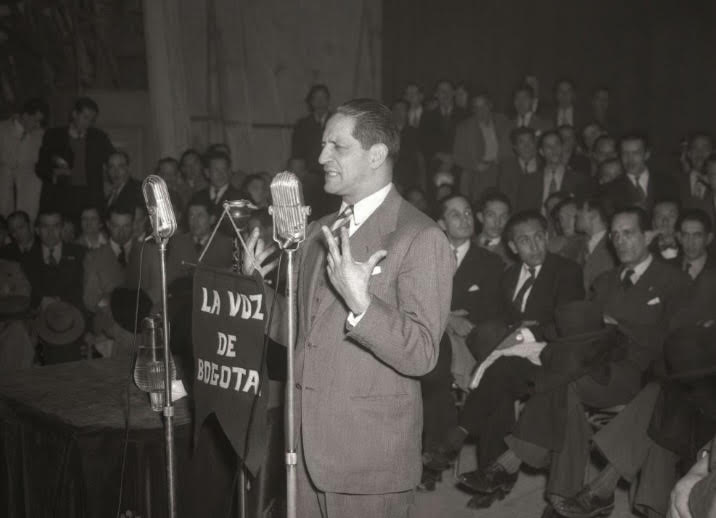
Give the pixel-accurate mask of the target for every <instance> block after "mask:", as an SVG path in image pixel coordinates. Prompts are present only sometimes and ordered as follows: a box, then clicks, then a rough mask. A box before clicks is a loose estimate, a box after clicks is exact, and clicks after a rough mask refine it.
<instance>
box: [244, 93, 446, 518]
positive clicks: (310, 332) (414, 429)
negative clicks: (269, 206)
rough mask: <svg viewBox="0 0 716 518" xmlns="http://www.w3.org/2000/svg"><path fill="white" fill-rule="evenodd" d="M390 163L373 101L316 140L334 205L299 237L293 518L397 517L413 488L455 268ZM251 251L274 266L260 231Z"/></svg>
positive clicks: (383, 122)
mask: <svg viewBox="0 0 716 518" xmlns="http://www.w3.org/2000/svg"><path fill="white" fill-rule="evenodd" d="M398 150H399V135H398V132H397V128H396V127H395V124H394V122H393V119H392V116H391V112H390V110H389V109H388V108H387V107H385V106H383V105H382V104H380V103H378V102H377V101H373V100H369V99H357V100H353V101H349V102H347V103H345V104H344V105H342V106H340V107H339V108H338V109H337V110H336V113H335V114H334V115H333V116H332V117H331V118H330V119H329V120H328V122H327V124H326V128H325V131H324V133H323V148H322V151H321V155H320V157H319V162H320V163H321V165H322V166H323V169H324V171H325V187H324V188H325V190H326V192H328V193H331V194H337V195H339V196H341V198H342V204H341V209H340V210H339V212H338V213H337V214H336V213H334V214H332V215H329V216H326V217H325V218H322V219H320V220H319V221H317V222H315V223H312V224H311V225H310V226H309V228H308V230H307V236H306V241H305V242H304V243H303V245H302V248H301V250H300V254H299V255H300V257H299V258H298V263H299V267H298V292H297V296H296V299H297V301H298V303H297V305H298V319H297V322H298V330H297V331H298V333H297V337H298V338H297V344H296V367H295V377H296V385H295V391H296V416H297V420H298V421H299V422H297V423H296V424H297V426H296V429H297V430H298V431H299V433H298V438H297V445H296V446H297V452H298V459H299V460H298V467H297V472H298V477H297V478H298V484H297V486H298V487H297V493H298V496H297V500H298V504H297V506H298V516H301V517H315V516H321V517H324V518H325V517H327V518H332V517H341V518H346V517H366V516H370V517H386V518H387V517H390V518H393V517H396V518H397V517H405V516H408V513H409V509H410V507H411V506H412V503H413V491H414V488H415V487H416V486H417V485H418V483H419V482H420V473H421V455H420V449H421V441H420V434H421V431H422V402H421V397H420V383H419V381H418V380H417V377H418V376H422V375H424V374H426V373H428V372H430V371H431V370H432V369H433V367H434V366H435V364H436V363H437V358H438V349H439V343H440V338H441V336H442V334H443V332H444V331H445V327H446V323H447V319H448V314H449V312H450V298H451V292H452V276H453V272H454V270H455V258H454V256H453V253H452V252H451V250H450V246H449V244H448V241H447V239H446V238H445V235H444V234H443V233H442V231H441V230H440V229H439V228H438V226H437V225H436V224H435V223H434V222H433V221H432V220H430V219H429V218H428V217H427V216H425V215H423V214H422V213H420V212H419V211H418V210H417V209H415V208H413V207H412V206H411V205H410V204H409V203H407V202H406V201H405V200H404V199H403V198H401V196H400V195H399V194H398V193H397V191H396V190H395V187H394V186H393V185H392V169H393V163H394V160H395V157H396V156H397V153H398ZM335 233H337V234H338V238H337V237H335V235H334V234H335ZM247 245H248V246H247V248H248V249H249V251H250V252H249V255H253V256H254V258H255V260H256V262H257V264H259V265H260V264H262V263H263V262H264V261H265V259H266V258H267V257H268V256H269V255H270V253H271V248H272V247H266V246H265V245H264V243H262V242H261V241H260V240H259V239H258V234H257V233H256V232H254V233H253V234H252V235H251V237H250V239H249V241H248V243H247ZM244 262H245V263H249V264H250V263H251V261H250V260H249V261H244ZM271 268H272V266H271V265H268V266H262V267H261V271H260V273H261V274H262V275H264V276H265V275H266V274H267V273H268V272H269V271H270V269H271ZM244 273H245V274H249V273H253V271H252V267H251V266H250V265H248V264H247V266H245V267H244Z"/></svg>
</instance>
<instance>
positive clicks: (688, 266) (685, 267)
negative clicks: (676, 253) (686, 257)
mask: <svg viewBox="0 0 716 518" xmlns="http://www.w3.org/2000/svg"><path fill="white" fill-rule="evenodd" d="M691 266H692V265H691V263H689V262H686V263H684V271H685V272H686V273H687V274H689V276H691Z"/></svg>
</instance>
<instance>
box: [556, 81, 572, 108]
mask: <svg viewBox="0 0 716 518" xmlns="http://www.w3.org/2000/svg"><path fill="white" fill-rule="evenodd" d="M556 98H557V104H559V106H560V107H561V108H568V107H569V106H572V105H573V104H574V88H572V85H571V84H570V83H569V82H568V81H561V82H560V83H559V84H558V85H557V91H556Z"/></svg>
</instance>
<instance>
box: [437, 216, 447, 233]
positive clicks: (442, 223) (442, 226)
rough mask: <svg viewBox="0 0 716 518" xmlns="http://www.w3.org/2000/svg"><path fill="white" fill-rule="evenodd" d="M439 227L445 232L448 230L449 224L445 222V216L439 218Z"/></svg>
mask: <svg viewBox="0 0 716 518" xmlns="http://www.w3.org/2000/svg"><path fill="white" fill-rule="evenodd" d="M438 227H440V228H441V229H442V231H443V232H447V225H445V222H444V221H443V218H440V219H439V220H438Z"/></svg>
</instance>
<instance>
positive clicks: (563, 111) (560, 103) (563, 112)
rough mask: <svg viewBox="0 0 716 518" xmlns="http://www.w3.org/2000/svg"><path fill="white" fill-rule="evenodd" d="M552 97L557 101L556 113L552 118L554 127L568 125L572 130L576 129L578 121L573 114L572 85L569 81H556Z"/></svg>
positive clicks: (573, 94) (573, 98) (573, 93)
mask: <svg viewBox="0 0 716 518" xmlns="http://www.w3.org/2000/svg"><path fill="white" fill-rule="evenodd" d="M554 97H555V100H556V101H557V111H556V112H555V114H554V115H555V117H554V127H555V128H557V127H559V126H563V125H565V124H566V125H568V126H572V127H573V128H576V127H578V124H579V119H578V118H577V115H576V113H575V108H574V101H575V92H574V83H573V82H572V81H571V80H569V79H561V80H560V81H557V84H556V85H555V87H554Z"/></svg>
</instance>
